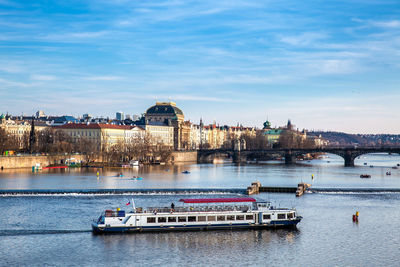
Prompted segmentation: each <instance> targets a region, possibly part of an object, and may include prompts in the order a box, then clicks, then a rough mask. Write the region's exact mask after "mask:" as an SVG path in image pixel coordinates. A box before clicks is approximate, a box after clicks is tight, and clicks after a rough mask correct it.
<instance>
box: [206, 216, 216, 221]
mask: <svg viewBox="0 0 400 267" xmlns="http://www.w3.org/2000/svg"><path fill="white" fill-rule="evenodd" d="M207 220H208V221H209V222H214V221H215V216H208V217H207Z"/></svg>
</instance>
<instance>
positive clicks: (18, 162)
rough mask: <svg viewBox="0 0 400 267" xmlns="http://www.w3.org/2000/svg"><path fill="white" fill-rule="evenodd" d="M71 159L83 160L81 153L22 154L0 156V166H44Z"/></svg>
mask: <svg viewBox="0 0 400 267" xmlns="http://www.w3.org/2000/svg"><path fill="white" fill-rule="evenodd" d="M71 159H73V160H74V161H77V162H80V161H81V160H83V156H82V155H44V156H43V155H38V156H34V155H23V156H0V168H3V169H16V168H32V166H36V165H37V164H40V166H42V167H45V166H49V165H53V164H65V162H66V161H67V160H71Z"/></svg>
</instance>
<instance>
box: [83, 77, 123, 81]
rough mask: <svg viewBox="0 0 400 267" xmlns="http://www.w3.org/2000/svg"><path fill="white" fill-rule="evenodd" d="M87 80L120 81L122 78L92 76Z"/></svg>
mask: <svg viewBox="0 0 400 267" xmlns="http://www.w3.org/2000/svg"><path fill="white" fill-rule="evenodd" d="M85 80H89V81H118V80H122V77H119V76H91V77H86V78H85Z"/></svg>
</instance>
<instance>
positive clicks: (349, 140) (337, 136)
mask: <svg viewBox="0 0 400 267" xmlns="http://www.w3.org/2000/svg"><path fill="white" fill-rule="evenodd" d="M308 135H314V136H320V135H321V137H322V138H324V139H325V140H328V141H329V145H330V146H337V145H340V146H343V145H346V146H349V145H353V146H354V145H356V146H377V145H378V146H379V145H400V135H395V134H348V133H341V132H320V131H316V132H308Z"/></svg>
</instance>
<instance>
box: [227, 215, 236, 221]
mask: <svg viewBox="0 0 400 267" xmlns="http://www.w3.org/2000/svg"><path fill="white" fill-rule="evenodd" d="M226 220H227V221H234V220H235V215H227V216H226Z"/></svg>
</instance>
